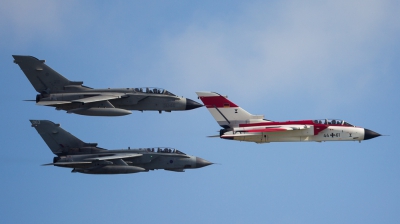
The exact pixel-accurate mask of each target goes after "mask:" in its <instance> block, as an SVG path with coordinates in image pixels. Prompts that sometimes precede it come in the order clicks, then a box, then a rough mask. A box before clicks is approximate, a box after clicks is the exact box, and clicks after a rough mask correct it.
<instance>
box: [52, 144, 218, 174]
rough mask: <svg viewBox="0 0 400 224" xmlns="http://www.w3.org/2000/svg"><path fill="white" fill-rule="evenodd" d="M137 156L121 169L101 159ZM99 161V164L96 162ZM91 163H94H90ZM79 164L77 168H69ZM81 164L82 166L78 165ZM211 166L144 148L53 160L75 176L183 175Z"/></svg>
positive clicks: (177, 153) (175, 153)
mask: <svg viewBox="0 0 400 224" xmlns="http://www.w3.org/2000/svg"><path fill="white" fill-rule="evenodd" d="M126 153H135V154H136V153H137V154H140V155H141V156H137V157H131V158H124V159H123V161H124V162H125V163H126V165H128V166H126V165H122V166H119V164H118V163H115V162H112V161H104V160H101V158H102V157H106V156H111V155H116V154H126ZM96 158H99V160H95V159H96ZM88 161H92V162H88ZM71 162H76V163H75V164H72V165H71V164H68V163H71ZM79 162H82V163H81V164H79ZM210 164H212V163H210V162H208V161H206V160H204V159H202V158H200V157H196V156H190V155H186V154H184V153H182V152H180V151H179V150H175V149H172V148H156V149H155V148H143V149H132V150H104V151H99V152H97V153H93V154H80V155H65V156H59V157H54V165H55V166H58V167H65V168H74V170H73V171H72V172H79V173H87V174H122V173H136V172H146V171H149V170H157V169H165V170H170V171H177V172H183V171H184V169H195V168H201V167H204V166H207V165H210Z"/></svg>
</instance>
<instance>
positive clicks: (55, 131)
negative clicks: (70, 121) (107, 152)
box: [30, 120, 103, 155]
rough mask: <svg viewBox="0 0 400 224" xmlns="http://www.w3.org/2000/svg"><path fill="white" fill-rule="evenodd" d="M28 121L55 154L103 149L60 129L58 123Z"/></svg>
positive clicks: (81, 152)
mask: <svg viewBox="0 0 400 224" xmlns="http://www.w3.org/2000/svg"><path fill="white" fill-rule="evenodd" d="M30 122H31V123H32V127H34V128H35V129H36V131H37V132H38V133H39V134H40V136H41V137H42V138H43V140H44V141H45V142H46V144H47V146H49V148H50V150H51V151H52V152H53V153H54V154H56V155H71V154H83V153H93V152H94V151H99V150H103V149H100V148H98V147H96V146H97V143H85V142H83V141H82V140H80V139H79V138H77V137H75V136H74V135H72V134H71V133H69V132H67V131H65V130H64V129H62V128H61V127H60V125H59V124H55V123H53V122H51V121H48V120H30Z"/></svg>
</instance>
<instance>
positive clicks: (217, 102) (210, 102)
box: [200, 96, 239, 108]
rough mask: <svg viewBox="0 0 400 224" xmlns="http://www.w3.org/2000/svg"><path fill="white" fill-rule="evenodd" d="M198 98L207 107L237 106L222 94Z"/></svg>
mask: <svg viewBox="0 0 400 224" xmlns="http://www.w3.org/2000/svg"><path fill="white" fill-rule="evenodd" d="M200 100H201V101H203V103H204V105H205V106H206V107H207V108H214V107H218V108H227V107H239V106H238V105H236V104H234V103H232V102H231V101H229V100H228V99H227V98H225V97H223V96H201V97H200Z"/></svg>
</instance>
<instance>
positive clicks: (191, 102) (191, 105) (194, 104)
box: [185, 99, 203, 110]
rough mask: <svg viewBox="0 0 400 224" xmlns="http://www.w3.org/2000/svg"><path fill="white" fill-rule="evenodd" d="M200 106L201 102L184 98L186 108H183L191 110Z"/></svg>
mask: <svg viewBox="0 0 400 224" xmlns="http://www.w3.org/2000/svg"><path fill="white" fill-rule="evenodd" d="M202 106H203V104H200V103H197V102H196V101H194V100H191V99H186V108H185V110H192V109H196V108H199V107H202Z"/></svg>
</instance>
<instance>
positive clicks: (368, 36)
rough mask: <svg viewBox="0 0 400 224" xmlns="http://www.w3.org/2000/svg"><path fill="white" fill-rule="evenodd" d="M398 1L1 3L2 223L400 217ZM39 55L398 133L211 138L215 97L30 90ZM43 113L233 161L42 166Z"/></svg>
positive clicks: (73, 71)
mask: <svg viewBox="0 0 400 224" xmlns="http://www.w3.org/2000/svg"><path fill="white" fill-rule="evenodd" d="M399 15H400V3H399V2H398V1H384V0H376V1H373V0H371V1H368V0H367V1H357V0H346V1H328V2H320V1H301V2H299V1H294V0H293V1H292V0H287V1H218V2H216V1H47V0H42V1H34V2H32V1H7V0H6V1H4V0H3V1H0V46H1V51H0V64H1V70H0V71H1V77H2V78H3V80H2V81H1V82H0V91H1V96H2V107H1V110H0V111H1V112H0V113H1V116H0V119H1V123H2V125H1V129H0V130H1V143H2V144H1V150H2V157H1V158H2V159H1V163H0V170H1V172H0V178H1V181H0V189H1V191H0V192H1V193H0V196H1V197H0V198H1V200H0V223H95V222H97V223H123V222H133V223H296V224H297V223H400V191H399V189H400V163H399V160H400V152H399V144H398V132H399V131H398V127H399V126H400V119H399V112H400V110H399V108H400V107H399V96H400V94H399V92H400V91H399V85H400V78H399V77H400V76H399V71H400V63H399V62H400V42H399V39H400V20H399ZM12 54H21V55H32V56H35V57H37V58H39V59H45V60H46V63H47V64H48V65H49V66H51V67H52V68H53V69H55V70H56V71H58V72H60V73H61V74H63V75H64V76H65V77H67V78H69V79H70V80H74V81H84V85H87V86H90V87H94V88H106V87H111V88H112V87H116V88H117V87H143V86H155V87H161V88H165V89H168V90H170V91H171V92H173V93H175V94H177V95H181V96H185V97H188V98H192V99H194V100H197V96H196V94H195V91H216V92H219V93H221V94H224V95H228V96H229V99H230V100H232V101H233V102H235V103H237V104H238V105H240V106H241V107H243V108H244V109H246V110H247V111H249V112H251V113H253V114H264V115H265V117H266V118H268V119H271V120H278V121H282V120H283V121H285V120H296V119H317V118H318V119H319V118H339V119H344V120H346V121H348V122H350V123H352V124H355V125H357V126H362V127H365V128H368V129H371V130H374V131H376V132H379V133H381V134H386V135H390V136H389V137H379V138H376V139H372V140H368V141H365V142H362V143H358V142H330V143H270V144H255V143H244V142H236V141H226V140H222V139H218V138H213V139H210V138H206V137H205V136H207V135H214V134H217V131H218V130H219V126H218V125H217V123H216V122H215V121H214V119H213V118H212V116H211V115H210V114H209V113H208V111H207V110H206V109H205V108H200V109H196V110H193V111H186V112H172V113H163V114H161V115H160V114H158V113H157V112H144V113H140V112H133V114H131V115H129V116H124V117H111V118H110V117H105V118H104V117H85V116H80V115H74V114H66V113H65V112H64V111H56V110H54V109H53V108H49V107H41V106H35V105H34V103H31V102H24V101H22V100H24V99H34V98H35V95H36V92H35V90H34V89H33V87H32V86H31V85H30V83H29V82H28V80H27V78H26V77H25V76H24V75H23V73H22V71H21V70H20V69H19V67H18V66H17V65H16V64H14V63H13V62H12V61H13V59H12V57H11V55H12ZM29 119H48V120H52V121H54V122H56V123H60V124H61V125H62V127H63V128H65V129H66V130H68V131H70V132H71V133H73V134H74V135H76V136H77V137H79V138H81V139H82V140H84V141H86V142H97V143H99V146H100V147H104V148H108V149H120V148H127V147H128V146H130V147H134V148H136V147H155V146H170V147H175V148H177V149H179V150H181V151H183V152H186V153H187V154H190V155H196V156H199V157H202V158H204V159H207V160H209V161H212V162H216V163H220V165H212V166H208V167H205V168H201V169H196V170H188V171H186V172H185V173H175V172H168V171H164V170H159V171H152V172H148V173H139V174H131V175H109V176H107V175H99V176H96V175H85V174H76V173H74V174H73V173H70V170H69V169H63V168H57V167H43V166H40V165H41V164H43V163H49V162H51V161H52V158H53V154H52V153H51V151H50V150H49V149H48V147H47V146H46V144H45V143H44V142H43V140H42V139H41V138H40V136H39V135H38V134H37V132H36V131H35V130H34V129H33V128H32V127H30V123H29V121H28V120H29Z"/></svg>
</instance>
